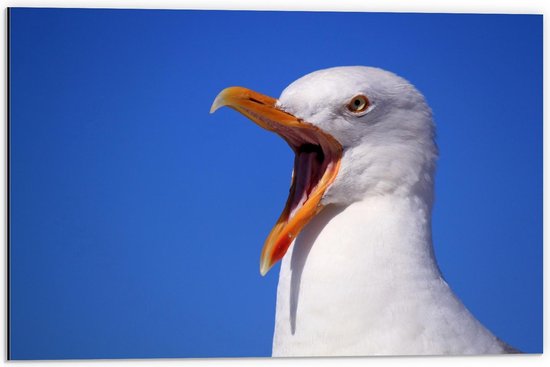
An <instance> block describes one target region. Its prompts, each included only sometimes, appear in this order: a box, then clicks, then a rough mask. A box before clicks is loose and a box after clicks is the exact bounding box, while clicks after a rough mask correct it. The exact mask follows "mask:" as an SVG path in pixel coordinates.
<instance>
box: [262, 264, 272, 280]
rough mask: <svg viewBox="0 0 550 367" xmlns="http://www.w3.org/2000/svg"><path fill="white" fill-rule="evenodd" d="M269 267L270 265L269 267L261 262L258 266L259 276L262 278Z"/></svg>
mask: <svg viewBox="0 0 550 367" xmlns="http://www.w3.org/2000/svg"><path fill="white" fill-rule="evenodd" d="M271 267H272V265H269V264H268V263H265V262H263V261H262V263H261V264H260V274H261V275H262V276H263V277H264V276H265V275H266V274H267V273H268V272H269V270H270V269H271Z"/></svg>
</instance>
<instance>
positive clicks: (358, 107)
mask: <svg viewBox="0 0 550 367" xmlns="http://www.w3.org/2000/svg"><path fill="white" fill-rule="evenodd" d="M369 106H370V102H369V99H368V98H367V97H366V96H364V95H362V94H360V95H358V96H355V97H353V98H352V99H351V101H350V102H349V104H348V110H350V111H351V112H353V113H358V112H364V111H365V110H366V109H367V108H369Z"/></svg>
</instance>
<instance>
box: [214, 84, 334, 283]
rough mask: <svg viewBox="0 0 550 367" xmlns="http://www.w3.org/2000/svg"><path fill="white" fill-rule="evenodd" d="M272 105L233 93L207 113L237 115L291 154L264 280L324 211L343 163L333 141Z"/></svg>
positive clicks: (264, 259) (264, 260)
mask: <svg viewBox="0 0 550 367" xmlns="http://www.w3.org/2000/svg"><path fill="white" fill-rule="evenodd" d="M276 102H277V100H276V99H274V98H271V97H268V96H265V95H262V94H260V93H257V92H254V91H251V90H249V89H246V88H242V87H231V88H227V89H224V90H223V91H222V92H221V93H220V94H219V95H218V96H217V97H216V99H215V100H214V103H213V105H212V108H211V112H214V111H215V110H217V109H218V108H220V107H222V106H228V107H231V108H233V109H235V110H237V111H238V112H240V113H242V114H243V115H245V116H246V117H248V118H249V119H251V120H252V121H254V122H255V123H256V124H257V125H259V126H261V127H262V128H264V129H266V130H269V131H272V132H274V133H276V134H278V135H279V136H281V137H282V138H283V139H284V140H285V141H286V142H287V143H288V145H289V146H290V147H291V148H292V150H293V151H294V153H295V158H294V171H293V175H292V183H291V186H290V192H289V196H288V199H287V202H286V205H285V208H284V209H283V212H282V213H281V215H280V217H279V219H278V220H277V223H276V224H275V226H274V227H273V229H272V230H271V232H270V234H269V236H268V237H267V239H266V241H265V244H264V247H263V249H262V255H261V259H260V272H261V274H262V275H265V274H266V273H267V272H268V271H269V269H271V268H272V267H273V265H275V264H276V263H277V261H279V260H280V259H282V258H283V256H284V255H285V253H286V251H287V250H288V247H289V246H290V245H291V243H292V241H293V240H294V239H295V238H296V236H297V235H298V234H299V233H300V231H301V230H302V229H303V228H304V226H305V225H306V224H307V223H308V222H309V221H310V220H311V219H312V218H313V217H314V216H315V215H316V214H317V213H319V212H320V211H321V210H322V208H323V206H322V204H321V199H322V197H323V195H324V193H325V192H326V190H327V189H328V187H329V186H330V184H331V183H332V182H333V181H334V179H335V178H336V175H337V173H338V169H339V167H340V161H341V158H342V146H341V144H340V143H339V142H338V141H337V140H336V139H335V138H334V137H332V135H330V134H328V133H326V132H325V131H323V130H321V129H320V128H318V127H316V126H315V125H312V124H310V123H308V122H304V121H303V120H301V119H299V118H297V117H295V116H293V115H291V114H289V113H287V112H285V111H283V110H281V109H279V108H278V107H276Z"/></svg>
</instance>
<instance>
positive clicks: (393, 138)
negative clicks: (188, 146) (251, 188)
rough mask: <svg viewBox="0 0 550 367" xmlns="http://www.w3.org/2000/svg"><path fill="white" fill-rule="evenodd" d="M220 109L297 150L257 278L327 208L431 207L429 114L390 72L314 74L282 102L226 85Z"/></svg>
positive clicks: (433, 150)
mask: <svg viewBox="0 0 550 367" xmlns="http://www.w3.org/2000/svg"><path fill="white" fill-rule="evenodd" d="M222 106H228V107H231V108H233V109H235V110H237V111H238V112H240V113H242V114H243V115H245V116H246V117H248V118H250V119H251V120H252V121H254V122H255V123H256V124H258V125H259V126H261V127H263V128H265V129H267V130H269V131H272V132H275V133H277V134H278V135H279V136H281V137H282V138H283V139H284V140H286V142H287V143H288V145H289V146H290V147H291V148H292V150H293V151H294V152H295V160H294V171H293V177H292V184H291V188H290V192H289V197H288V199H287V203H286V205H285V208H284V209H283V212H282V214H281V216H280V217H279V219H278V221H277V223H276V224H275V226H274V227H273V229H272V231H271V233H270V234H269V236H268V237H267V239H266V242H265V244H264V248H263V250H262V255H261V259H260V272H261V273H262V275H263V274H265V273H267V271H269V269H270V268H271V267H272V266H273V265H274V264H275V263H276V262H277V261H279V260H280V259H281V258H282V257H283V256H284V254H285V253H286V251H287V249H288V247H289V246H290V244H291V243H292V241H293V240H294V239H295V237H296V236H297V235H298V234H299V233H300V231H301V230H302V228H303V227H304V226H305V225H306V224H307V223H308V222H309V221H310V220H311V219H312V218H313V217H314V216H315V215H316V214H318V213H319V212H320V211H321V210H322V209H323V208H324V207H326V206H327V205H329V204H334V205H343V206H346V205H350V204H352V203H353V202H356V201H361V200H363V199H364V198H367V197H369V196H375V195H404V196H405V195H406V196H411V197H414V198H415V199H416V200H422V201H423V202H424V203H425V204H426V206H427V208H431V203H432V192H433V172H434V169H435V161H436V158H437V147H436V145H435V142H434V135H435V127H434V124H433V120H432V115H431V110H430V108H429V107H428V105H427V103H426V101H425V99H424V97H423V96H422V94H421V93H420V92H418V91H417V90H416V88H415V87H414V86H413V85H412V84H410V83H409V82H407V81H406V80H405V79H403V78H401V77H399V76H397V75H395V74H393V73H390V72H388V71H385V70H382V69H378V68H373V67H365V66H348V67H336V68H330V69H324V70H319V71H316V72H313V73H311V74H308V75H306V76H304V77H302V78H300V79H298V80H296V81H295V82H293V83H292V84H290V85H289V86H288V87H287V88H286V89H285V90H284V91H283V92H282V94H281V96H280V97H279V99H275V98H272V97H268V96H265V95H263V94H260V93H257V92H254V91H251V90H249V89H246V88H242V87H230V88H226V89H224V90H223V91H222V92H221V93H220V94H219V95H218V96H217V97H216V99H215V100H214V103H213V105H212V108H211V112H214V111H216V110H217V109H218V108H220V107H222Z"/></svg>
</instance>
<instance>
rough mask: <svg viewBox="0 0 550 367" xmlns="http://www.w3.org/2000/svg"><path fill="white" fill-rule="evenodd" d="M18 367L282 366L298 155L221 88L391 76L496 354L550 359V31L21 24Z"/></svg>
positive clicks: (445, 238) (19, 14) (352, 23)
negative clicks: (549, 319) (546, 143)
mask: <svg viewBox="0 0 550 367" xmlns="http://www.w3.org/2000/svg"><path fill="white" fill-rule="evenodd" d="M10 22H11V29H10V46H11V48H10V51H11V52H10V68H11V69H10V70H11V74H10V77H11V89H10V91H11V105H10V107H11V130H10V139H11V140H10V143H11V144H10V147H11V151H10V153H11V158H10V159H11V161H10V163H11V176H10V179H11V182H10V183H11V196H10V198H11V212H10V214H11V227H10V229H11V251H10V261H11V263H10V265H11V267H10V268H11V274H10V275H11V277H10V279H11V283H10V291H11V297H10V309H11V334H10V336H11V357H12V358H15V359H50V358H144V357H155V358H158V357H240V356H268V355H270V353H271V339H272V333H273V322H274V311H275V292H276V285H277V278H278V272H279V266H277V267H275V268H274V269H273V270H272V271H271V272H270V273H269V274H268V275H267V276H266V277H265V278H264V277H261V276H260V273H259V270H258V269H259V256H260V250H261V247H262V244H263V241H264V239H265V237H266V235H267V234H268V232H269V230H270V228H271V227H272V225H273V224H274V223H275V220H276V219H277V217H278V215H279V213H280V211H281V209H282V207H283V206H284V203H285V200H286V196H287V192H288V185H289V179H290V173H291V169H292V160H293V154H292V152H291V151H290V149H289V148H288V147H287V146H286V145H285V143H284V142H283V141H282V140H281V139H280V138H278V137H277V136H275V135H272V134H269V133H267V132H265V131H263V130H261V129H259V128H258V127H257V126H255V125H254V124H252V123H251V122H249V121H248V120H246V119H245V118H244V117H243V116H241V115H239V114H237V113H235V112H234V111H231V110H229V109H228V110H222V111H220V112H218V113H217V114H216V115H213V116H212V115H209V114H208V111H209V108H210V104H211V103H212V100H213V99H214V97H215V96H216V94H217V93H218V92H219V91H220V90H221V89H223V88H225V87H227V86H231V85H242V86H246V87H249V88H251V89H254V90H257V91H260V92H263V93H265V94H268V95H272V96H278V95H279V94H280V92H281V91H282V90H283V88H284V87H285V86H286V85H287V84H289V83H290V82H292V81H293V80H295V79H297V78H298V77H300V76H302V75H304V74H307V73H309V72H311V71H314V70H317V69H321V68H326V67H331V66H339V65H371V66H378V67H382V68H384V69H388V70H391V71H394V72H396V73H397V74H400V75H401V76H403V77H405V78H407V79H409V80H410V81H411V82H412V83H413V84H415V85H416V86H417V87H418V88H419V89H420V90H421V91H422V92H423V93H424V94H425V96H426V98H427V100H428V102H429V103H430V105H431V107H432V108H433V111H434V114H435V119H436V123H437V125H438V144H439V147H440V151H441V158H440V160H439V168H438V172H437V178H436V204H435V209H434V220H433V227H434V241H435V251H436V255H437V257H438V259H439V264H440V266H441V269H442V271H443V274H444V276H445V277H446V279H447V281H448V282H449V283H450V285H451V286H452V287H453V289H454V290H455V291H456V293H457V294H458V295H459V296H460V297H461V298H462V300H463V301H464V303H465V304H466V305H467V306H468V307H469V309H470V310H471V311H472V312H473V313H474V314H475V315H476V316H477V317H478V318H479V319H480V320H481V321H482V322H483V323H484V324H485V325H486V326H487V327H488V328H489V329H491V330H492V331H493V332H494V333H495V334H496V335H498V336H499V337H500V338H502V339H503V340H505V341H507V342H508V343H510V344H512V345H514V346H516V347H517V348H520V349H521V350H523V351H526V352H541V351H542V17H541V16H520V15H513V16H508V15H439V14H425V15H423V14H360V13H355V14H351V13H286V12H271V13H265V12H264V13H262V12H226V11H223V12H222V11H218V12H212V11H208V12H205V11H146V10H139V11H128V10H71V9H64V10H59V9H12V10H11V17H10Z"/></svg>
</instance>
